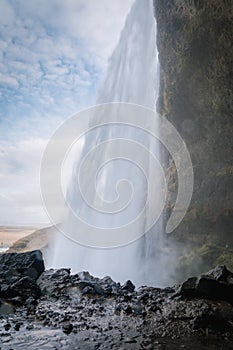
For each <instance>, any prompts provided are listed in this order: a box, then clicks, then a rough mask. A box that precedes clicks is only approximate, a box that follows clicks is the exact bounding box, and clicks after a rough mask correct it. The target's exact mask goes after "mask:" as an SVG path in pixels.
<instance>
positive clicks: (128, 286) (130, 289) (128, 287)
mask: <svg viewBox="0 0 233 350" xmlns="http://www.w3.org/2000/svg"><path fill="white" fill-rule="evenodd" d="M122 290H126V291H128V292H131V293H133V292H134V290H135V285H134V284H133V283H132V282H131V281H130V280H128V281H127V282H125V284H123V286H122Z"/></svg>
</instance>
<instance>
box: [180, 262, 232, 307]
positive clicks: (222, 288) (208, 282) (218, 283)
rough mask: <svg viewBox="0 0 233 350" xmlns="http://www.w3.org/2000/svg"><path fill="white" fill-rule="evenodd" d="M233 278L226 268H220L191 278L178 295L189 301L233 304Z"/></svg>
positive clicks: (182, 286)
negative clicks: (203, 299) (216, 301)
mask: <svg viewBox="0 0 233 350" xmlns="http://www.w3.org/2000/svg"><path fill="white" fill-rule="evenodd" d="M232 276H233V274H232V272H230V271H229V270H227V268H226V267H225V266H218V267H216V268H215V269H213V270H211V271H209V272H207V274H205V275H203V276H200V277H192V278H189V279H188V280H187V281H185V282H184V283H183V284H182V285H181V287H180V289H179V291H178V295H181V296H182V297H183V298H188V299H192V298H196V297H199V298H200V297H201V298H207V299H212V300H225V301H227V302H229V303H231V304H233V278H232Z"/></svg>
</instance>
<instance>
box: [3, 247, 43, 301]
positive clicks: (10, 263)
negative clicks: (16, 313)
mask: <svg viewBox="0 0 233 350" xmlns="http://www.w3.org/2000/svg"><path fill="white" fill-rule="evenodd" d="M44 269H45V267H44V261H43V257H42V253H41V252H40V251H39V250H35V251H32V252H27V253H22V254H17V253H9V254H1V255H0V300H2V304H3V305H5V304H4V303H5V302H7V303H11V304H12V305H21V304H24V303H25V302H26V301H27V300H28V299H29V298H33V299H38V298H39V297H40V288H39V286H38V285H37V284H36V280H37V279H38V277H39V276H40V275H41V274H42V272H43V271H44Z"/></svg>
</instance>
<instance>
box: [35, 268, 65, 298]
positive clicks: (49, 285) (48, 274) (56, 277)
mask: <svg viewBox="0 0 233 350" xmlns="http://www.w3.org/2000/svg"><path fill="white" fill-rule="evenodd" d="M69 277H70V269H57V270H54V269H49V270H46V271H44V272H43V273H42V274H41V276H40V277H39V278H38V280H37V285H38V286H39V287H40V289H41V294H42V295H48V296H56V295H59V293H60V292H61V291H62V290H64V289H65V288H66V287H67V283H68V282H69Z"/></svg>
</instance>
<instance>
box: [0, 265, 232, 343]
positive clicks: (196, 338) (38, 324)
mask: <svg viewBox="0 0 233 350" xmlns="http://www.w3.org/2000/svg"><path fill="white" fill-rule="evenodd" d="M8 277H9V276H8ZM18 277H19V278H20V277H21V276H18ZM202 279H204V280H205V284H204V287H203V285H201V289H200V283H199V282H200V281H201V280H202ZM206 281H207V282H206ZM213 281H214V283H216V285H218V288H217V289H216V290H213V295H211V288H210V286H212V284H213ZM208 282H210V283H209V284H208ZM36 285H37V287H38V289H39V291H40V293H39V294H40V296H38V295H37V294H36V295H34V294H33V293H32V294H31V296H30V297H27V299H25V301H24V303H23V304H21V303H19V304H17V302H16V301H15V300H13V301H7V300H4V299H3V298H2V299H1V307H0V311H1V315H0V348H1V349H6V350H10V349H14V350H16V349H25V348H27V349H29V350H30V349H32V350H34V349H71V350H72V349H179V348H189V349H209V348H211V349H230V348H233V307H232V304H231V303H230V300H229V298H228V297H229V295H230V294H229V293H228V292H229V291H231V288H232V273H231V272H230V271H228V270H227V269H226V268H225V267H224V266H220V267H218V268H216V269H215V270H213V271H211V272H209V273H208V274H206V275H205V276H200V277H197V278H193V279H192V280H191V282H190V280H187V281H185V282H184V283H183V284H182V285H180V286H176V287H169V288H164V289H160V288H153V287H141V288H139V289H137V290H136V289H135V287H134V285H133V284H132V283H131V282H130V281H127V282H126V283H125V284H124V285H120V284H119V283H116V282H114V281H113V280H112V279H111V278H110V277H105V278H103V279H98V278H94V277H93V276H91V275H90V274H89V273H88V272H81V273H79V274H75V275H71V274H70V270H69V269H60V270H47V271H44V272H43V273H42V274H41V275H40V277H39V278H38V279H37V281H36ZM33 288H34V285H33V286H32V289H33ZM26 291H27V290H26ZM190 291H191V292H190ZM222 291H223V292H224V293H223V294H221V293H222ZM217 292H219V294H217ZM21 294H22V292H21ZM15 298H17V296H16V297H15ZM224 298H225V299H227V300H224Z"/></svg>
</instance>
